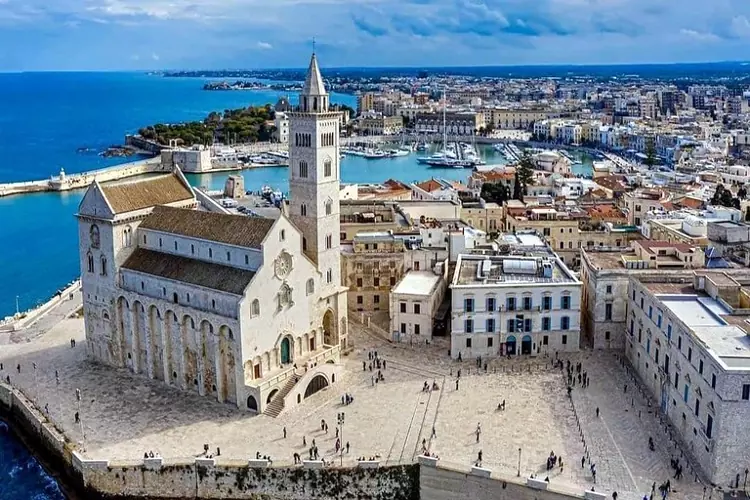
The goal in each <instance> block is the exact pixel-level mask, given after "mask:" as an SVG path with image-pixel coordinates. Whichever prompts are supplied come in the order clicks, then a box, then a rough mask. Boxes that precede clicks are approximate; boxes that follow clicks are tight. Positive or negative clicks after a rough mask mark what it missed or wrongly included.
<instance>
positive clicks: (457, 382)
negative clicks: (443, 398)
mask: <svg viewBox="0 0 750 500" xmlns="http://www.w3.org/2000/svg"><path fill="white" fill-rule="evenodd" d="M456 390H458V379H456Z"/></svg>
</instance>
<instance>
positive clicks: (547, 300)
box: [542, 297, 552, 311]
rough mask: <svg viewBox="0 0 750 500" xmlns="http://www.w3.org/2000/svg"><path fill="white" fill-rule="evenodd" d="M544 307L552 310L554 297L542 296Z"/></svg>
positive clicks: (546, 309)
mask: <svg viewBox="0 0 750 500" xmlns="http://www.w3.org/2000/svg"><path fill="white" fill-rule="evenodd" d="M542 309H544V310H545V311H550V310H552V297H542Z"/></svg>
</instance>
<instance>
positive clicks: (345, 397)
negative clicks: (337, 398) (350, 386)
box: [341, 392, 354, 406]
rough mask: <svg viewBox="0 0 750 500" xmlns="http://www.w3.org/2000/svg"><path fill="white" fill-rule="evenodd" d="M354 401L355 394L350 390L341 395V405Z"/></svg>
mask: <svg viewBox="0 0 750 500" xmlns="http://www.w3.org/2000/svg"><path fill="white" fill-rule="evenodd" d="M353 402H354V396H352V395H351V394H349V393H348V392H347V393H346V394H344V395H343V396H341V406H347V405H350V404H352V403H353Z"/></svg>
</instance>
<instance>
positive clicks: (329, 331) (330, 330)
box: [323, 309, 339, 345]
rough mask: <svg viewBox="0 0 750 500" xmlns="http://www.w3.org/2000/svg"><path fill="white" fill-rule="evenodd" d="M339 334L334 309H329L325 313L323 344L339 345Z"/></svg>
mask: <svg viewBox="0 0 750 500" xmlns="http://www.w3.org/2000/svg"><path fill="white" fill-rule="evenodd" d="M338 343H339V335H338V331H337V328H336V319H335V315H334V314H333V310H332V309H328V310H327V311H326V312H325V314H324V315H323V344H325V345H338Z"/></svg>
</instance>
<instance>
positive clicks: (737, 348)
mask: <svg viewBox="0 0 750 500" xmlns="http://www.w3.org/2000/svg"><path fill="white" fill-rule="evenodd" d="M693 332H694V333H695V334H696V335H697V336H698V338H699V339H701V340H702V341H703V342H704V343H705V344H706V346H707V347H708V349H709V351H710V352H711V353H712V354H713V355H714V356H716V357H717V358H718V359H719V360H720V361H722V362H723V363H724V364H725V365H726V366H727V367H728V368H734V369H741V370H748V369H750V338H748V336H747V334H746V333H745V331H744V330H742V329H741V328H740V327H738V326H736V325H728V326H714V327H698V328H694V329H693Z"/></svg>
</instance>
